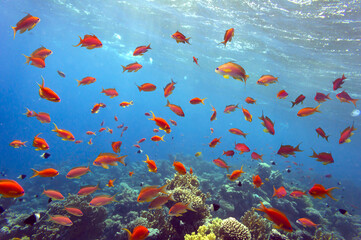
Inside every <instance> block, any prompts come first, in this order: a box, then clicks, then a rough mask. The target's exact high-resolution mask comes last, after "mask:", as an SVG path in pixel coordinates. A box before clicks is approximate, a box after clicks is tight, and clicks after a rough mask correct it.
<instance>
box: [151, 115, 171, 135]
mask: <svg viewBox="0 0 361 240" xmlns="http://www.w3.org/2000/svg"><path fill="white" fill-rule="evenodd" d="M150 112H151V113H152V114H153V117H152V118H149V120H152V121H154V122H155V124H156V125H157V126H158V127H159V129H160V130H163V131H165V132H166V133H170V132H171V129H170V126H169V124H168V123H167V121H166V120H164V119H163V118H161V117H156V116H155V115H154V113H153V112H152V111H150Z"/></svg>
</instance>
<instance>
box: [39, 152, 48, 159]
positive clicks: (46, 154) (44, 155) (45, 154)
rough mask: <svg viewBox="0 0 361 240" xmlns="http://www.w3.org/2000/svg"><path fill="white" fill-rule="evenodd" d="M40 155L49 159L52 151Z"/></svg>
mask: <svg viewBox="0 0 361 240" xmlns="http://www.w3.org/2000/svg"><path fill="white" fill-rule="evenodd" d="M40 157H42V158H44V159H47V158H48V157H50V153H43V154H41V155H40Z"/></svg>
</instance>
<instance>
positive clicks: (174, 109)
mask: <svg viewBox="0 0 361 240" xmlns="http://www.w3.org/2000/svg"><path fill="white" fill-rule="evenodd" d="M165 106H166V107H169V108H170V110H172V112H174V113H175V114H177V115H178V116H180V117H184V112H183V110H182V108H181V107H180V106H178V105H175V104H171V103H170V102H169V100H168V99H167V105H165Z"/></svg>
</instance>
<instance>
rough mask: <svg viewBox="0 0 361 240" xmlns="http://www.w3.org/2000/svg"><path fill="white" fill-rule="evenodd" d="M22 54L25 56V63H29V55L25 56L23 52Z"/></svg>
mask: <svg viewBox="0 0 361 240" xmlns="http://www.w3.org/2000/svg"><path fill="white" fill-rule="evenodd" d="M23 55H24V57H25V58H26V62H25V64H29V62H30V58H31V57H28V56H26V55H25V54H23Z"/></svg>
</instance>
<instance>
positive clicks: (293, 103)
mask: <svg viewBox="0 0 361 240" xmlns="http://www.w3.org/2000/svg"><path fill="white" fill-rule="evenodd" d="M305 98H306V97H305V96H304V95H302V94H301V95H299V96H298V97H297V98H296V100H295V101H294V102H292V101H291V103H292V107H294V106H295V105H298V104H299V103H302V104H303V101H304V100H305Z"/></svg>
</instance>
